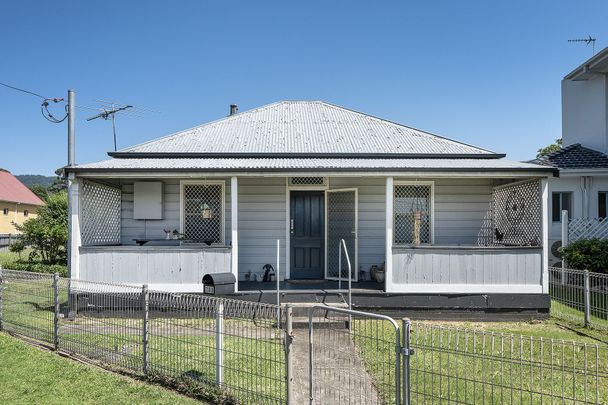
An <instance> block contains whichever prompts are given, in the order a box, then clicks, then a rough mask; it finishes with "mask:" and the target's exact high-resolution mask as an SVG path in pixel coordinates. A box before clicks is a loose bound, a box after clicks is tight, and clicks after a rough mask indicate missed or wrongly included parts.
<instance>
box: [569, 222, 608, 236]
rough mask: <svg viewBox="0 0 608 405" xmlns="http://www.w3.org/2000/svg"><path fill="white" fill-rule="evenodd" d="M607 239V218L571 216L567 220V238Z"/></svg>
mask: <svg viewBox="0 0 608 405" xmlns="http://www.w3.org/2000/svg"><path fill="white" fill-rule="evenodd" d="M579 239H608V220H607V219H606V218H591V219H585V218H573V219H571V220H570V221H569V222H568V240H569V241H570V242H574V241H576V240H579Z"/></svg>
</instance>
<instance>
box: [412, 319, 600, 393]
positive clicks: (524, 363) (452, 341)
mask: <svg viewBox="0 0 608 405" xmlns="http://www.w3.org/2000/svg"><path fill="white" fill-rule="evenodd" d="M410 342H411V346H412V347H413V349H414V350H415V355H414V356H412V357H411V360H410V362H411V363H410V371H411V372H410V394H411V403H412V404H432V403H454V404H483V403H488V404H524V403H525V404H543V403H552V404H554V403H560V404H606V403H608V346H606V345H603V344H590V343H583V342H575V341H564V340H558V339H547V338H542V337H533V336H521V335H518V336H516V335H511V334H502V333H496V332H488V331H483V330H474V329H465V328H456V327H446V326H440V325H434V324H429V323H414V324H413V327H412V334H411V336H410Z"/></svg>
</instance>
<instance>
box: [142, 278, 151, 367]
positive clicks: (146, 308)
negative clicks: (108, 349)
mask: <svg viewBox="0 0 608 405" xmlns="http://www.w3.org/2000/svg"><path fill="white" fill-rule="evenodd" d="M141 300H142V309H143V318H144V319H143V331H142V345H143V356H144V357H143V371H144V374H148V360H149V350H148V343H149V332H150V330H149V329H150V291H148V284H144V285H143V287H142V288H141Z"/></svg>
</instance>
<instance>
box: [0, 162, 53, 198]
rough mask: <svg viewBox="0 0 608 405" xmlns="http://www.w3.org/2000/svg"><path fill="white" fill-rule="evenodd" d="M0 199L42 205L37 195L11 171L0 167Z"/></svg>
mask: <svg viewBox="0 0 608 405" xmlns="http://www.w3.org/2000/svg"><path fill="white" fill-rule="evenodd" d="M0 201H8V202H12V203H19V204H31V205H44V201H42V200H41V199H40V198H38V196H37V195H36V194H34V193H32V192H31V191H30V189H29V188H27V187H26V186H25V184H23V183H22V182H20V181H19V179H17V178H16V177H15V176H13V175H12V174H11V173H9V172H7V171H5V170H1V169H0Z"/></svg>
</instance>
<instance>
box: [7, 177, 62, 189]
mask: <svg viewBox="0 0 608 405" xmlns="http://www.w3.org/2000/svg"><path fill="white" fill-rule="evenodd" d="M15 177H16V178H18V179H19V181H20V182H22V183H23V184H25V185H26V186H27V187H32V186H33V185H34V184H42V185H43V186H45V187H48V186H50V185H51V184H53V182H54V181H55V179H56V178H57V177H56V176H43V175H41V174H18V175H15Z"/></svg>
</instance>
